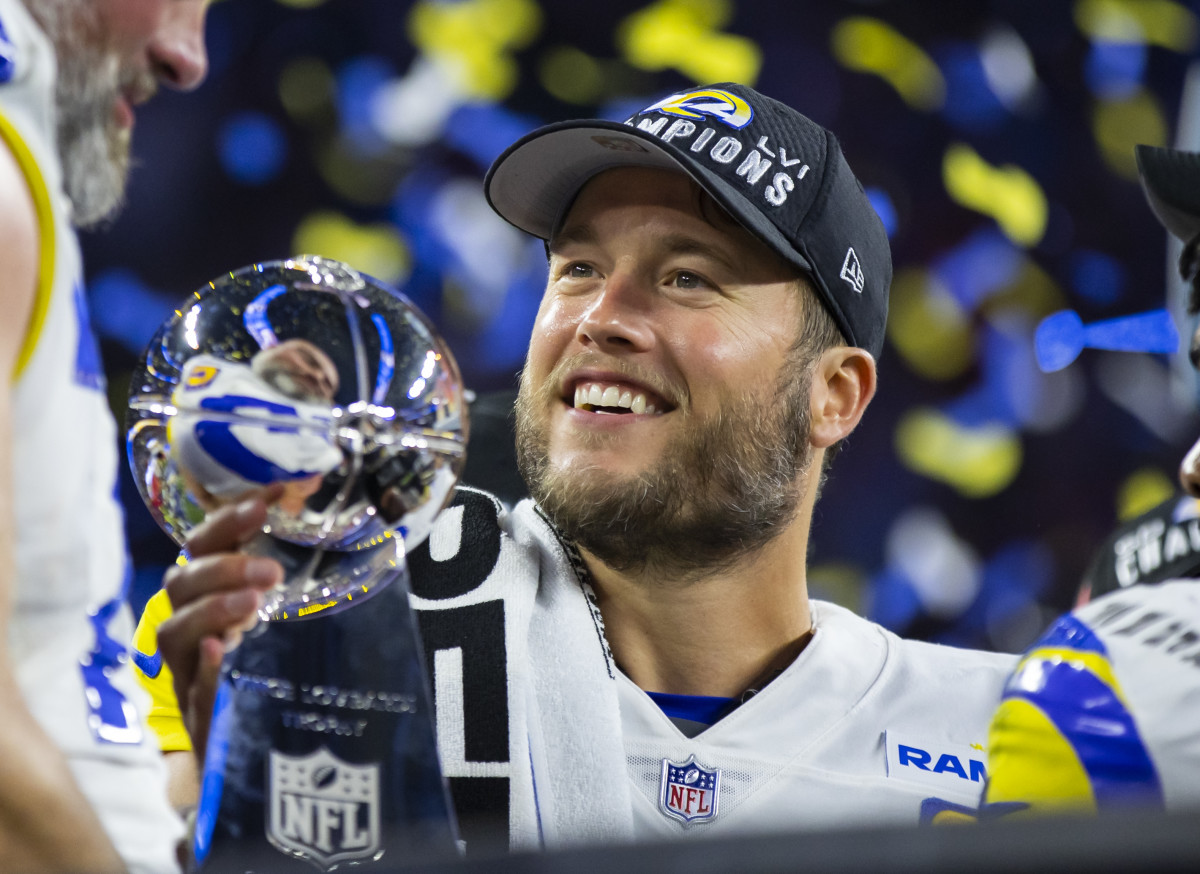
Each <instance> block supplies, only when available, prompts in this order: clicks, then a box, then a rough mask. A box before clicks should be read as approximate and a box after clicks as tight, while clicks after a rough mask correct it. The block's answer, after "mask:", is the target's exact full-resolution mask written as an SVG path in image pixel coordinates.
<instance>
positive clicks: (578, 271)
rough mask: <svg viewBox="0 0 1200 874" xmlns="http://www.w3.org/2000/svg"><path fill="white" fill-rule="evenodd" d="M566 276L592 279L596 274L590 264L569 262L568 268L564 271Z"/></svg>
mask: <svg viewBox="0 0 1200 874" xmlns="http://www.w3.org/2000/svg"><path fill="white" fill-rule="evenodd" d="M563 275H564V276H570V277H571V278H573V279H590V278H591V277H592V276H594V275H595V271H594V270H592V266H591V265H590V264H568V265H567V269H566V270H564V271H563Z"/></svg>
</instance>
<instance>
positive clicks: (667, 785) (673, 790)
mask: <svg viewBox="0 0 1200 874" xmlns="http://www.w3.org/2000/svg"><path fill="white" fill-rule="evenodd" d="M661 786H662V789H661V791H660V793H659V797H658V806H659V808H660V809H661V810H662V812H663V813H665V814H666V815H667V816H669V817H671V818H672V819H677V820H679V821H680V822H682V823H683V824H684V825H691V824H692V823H694V822H708V821H710V820H711V819H712V818H713V817H715V816H716V815H717V793H718V792H719V791H720V788H721V770H720V769H719V768H714V769H713V770H709V769H707V768H704V767H702V766H701V765H700V764H699V763H697V762H696V757H695V756H688V760H687V761H686V762H672V761H671V760H670V759H663V763H662V783H661Z"/></svg>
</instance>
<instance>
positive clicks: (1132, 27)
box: [1075, 0, 1197, 52]
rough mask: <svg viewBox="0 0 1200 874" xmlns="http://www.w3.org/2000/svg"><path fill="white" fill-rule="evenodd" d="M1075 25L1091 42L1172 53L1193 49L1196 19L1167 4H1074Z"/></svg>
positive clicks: (1134, 0) (1101, 0)
mask: <svg viewBox="0 0 1200 874" xmlns="http://www.w3.org/2000/svg"><path fill="white" fill-rule="evenodd" d="M1075 25H1076V26H1077V27H1078V28H1079V29H1080V30H1081V31H1082V32H1083V33H1085V34H1087V36H1089V37H1091V38H1092V39H1094V40H1100V41H1104V42H1118V43H1127V42H1132V43H1143V42H1144V43H1149V44H1150V45H1155V46H1161V47H1162V48H1165V49H1171V50H1173V51H1176V52H1190V51H1191V50H1192V48H1193V47H1194V46H1195V45H1196V32H1197V22H1196V15H1195V13H1193V12H1192V11H1191V10H1189V9H1188V8H1187V7H1185V6H1183V5H1181V4H1179V3H1173V2H1171V0H1078V2H1077V3H1076V4H1075Z"/></svg>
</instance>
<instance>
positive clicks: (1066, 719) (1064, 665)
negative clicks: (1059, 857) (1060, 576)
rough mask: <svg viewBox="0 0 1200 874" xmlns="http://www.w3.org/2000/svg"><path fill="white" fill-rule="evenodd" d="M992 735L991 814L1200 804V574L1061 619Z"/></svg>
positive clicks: (1123, 594) (1015, 681)
mask: <svg viewBox="0 0 1200 874" xmlns="http://www.w3.org/2000/svg"><path fill="white" fill-rule="evenodd" d="M991 739H992V740H991V747H990V750H989V752H990V754H991V767H992V771H993V773H992V779H991V782H990V783H989V784H988V789H987V795H986V797H985V801H986V802H987V804H986V806H985V813H996V814H1010V815H1012V814H1022V813H1034V814H1036V813H1042V812H1049V811H1055V810H1068V811H1072V812H1097V811H1099V812H1110V811H1113V810H1120V809H1123V808H1128V807H1131V806H1143V807H1150V808H1152V809H1158V810H1180V809H1192V808H1195V807H1196V806H1197V805H1200V582H1197V581H1196V580H1175V581H1172V582H1166V583H1159V584H1156V585H1136V586H1130V587H1129V588H1127V589H1121V590H1118V591H1116V592H1112V593H1110V594H1108V595H1105V596H1104V597H1101V598H1097V599H1096V600H1095V601H1092V602H1091V603H1089V604H1086V605H1084V606H1083V607H1080V608H1078V609H1076V610H1075V611H1074V612H1072V613H1071V614H1069V615H1067V616H1064V617H1062V618H1061V619H1059V620H1058V621H1057V622H1056V623H1055V624H1054V625H1053V626H1051V628H1050V630H1049V631H1048V632H1047V633H1046V634H1045V635H1044V636H1043V637H1042V639H1041V640H1039V641H1038V642H1037V643H1036V644H1034V645H1033V647H1031V648H1030V650H1029V651H1028V653H1026V655H1025V657H1024V658H1023V659H1022V660H1021V662H1020V665H1019V666H1018V667H1017V670H1016V671H1015V672H1014V673H1013V676H1012V678H1011V679H1010V680H1009V682H1008V684H1007V686H1006V687H1005V690H1004V701H1003V703H1002V704H1001V705H1000V707H999V709H998V710H997V712H996V715H995V718H994V720H993V723H992V729H991Z"/></svg>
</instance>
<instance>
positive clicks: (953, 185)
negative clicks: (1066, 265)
mask: <svg viewBox="0 0 1200 874" xmlns="http://www.w3.org/2000/svg"><path fill="white" fill-rule="evenodd" d="M942 181H943V183H944V184H945V186H946V191H947V193H949V195H950V197H951V198H952V199H953V200H954V201H955V202H956V203H959V204H961V205H963V206H965V207H967V208H968V209H973V210H975V211H976V212H979V213H983V214H984V215H988V216H991V217H992V218H994V219H995V220H996V223H997V224H998V225H1000V230H1002V231H1003V232H1004V234H1005V236H1007V237H1008V238H1009V239H1010V240H1012V241H1013V242H1014V243H1016V244H1017V245H1019V246H1027V247H1028V246H1034V245H1037V243H1038V242H1039V241H1040V240H1041V239H1042V235H1043V234H1045V233H1046V220H1047V215H1048V212H1049V209H1048V207H1047V205H1046V195H1045V194H1043V193H1042V188H1041V186H1040V185H1038V183H1037V181H1036V180H1035V179H1034V178H1033V177H1032V176H1030V175H1029V174H1028V173H1026V172H1025V171H1024V170H1022V169H1021V168H1020V167H1018V166H1016V165H1015V164H1005V165H1004V166H1001V167H993V166H992V165H991V164H989V163H988V162H987V161H985V160H984V159H983V158H982V157H980V156H979V154H978V153H977V152H976V151H975V150H974V149H972V148H971V147H970V146H968V145H965V144H963V143H955V144H952V145H951V146H950V147H949V148H948V149H947V150H946V155H945V157H944V158H943V160H942Z"/></svg>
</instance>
